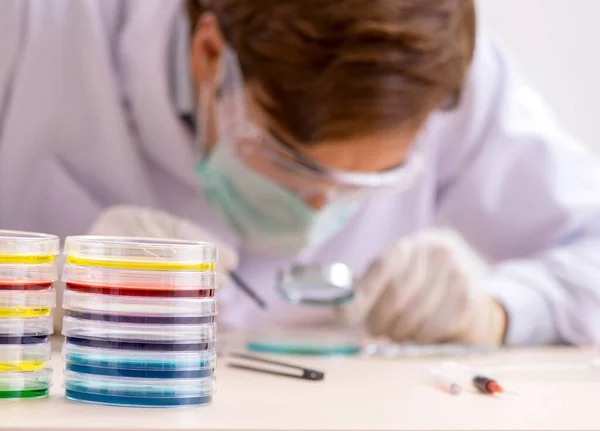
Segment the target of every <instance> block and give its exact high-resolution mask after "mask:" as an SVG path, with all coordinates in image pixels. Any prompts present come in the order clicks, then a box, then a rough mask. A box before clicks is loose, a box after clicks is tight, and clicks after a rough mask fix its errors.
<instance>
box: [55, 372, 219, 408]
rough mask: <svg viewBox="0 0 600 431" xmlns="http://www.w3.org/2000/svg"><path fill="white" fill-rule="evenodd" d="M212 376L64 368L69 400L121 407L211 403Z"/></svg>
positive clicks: (212, 392) (201, 404)
mask: <svg viewBox="0 0 600 431" xmlns="http://www.w3.org/2000/svg"><path fill="white" fill-rule="evenodd" d="M214 381H215V380H214V377H207V378H203V379H168V380H165V379H130V378H120V379H115V378H114V377H105V376H93V375H89V374H80V373H74V372H72V371H65V391H66V396H67V398H68V399H70V400H73V401H81V402H87V403H92V404H101V405H109V406H122V407H186V406H203V405H209V404H211V403H212V397H213V394H214V392H215V388H214Z"/></svg>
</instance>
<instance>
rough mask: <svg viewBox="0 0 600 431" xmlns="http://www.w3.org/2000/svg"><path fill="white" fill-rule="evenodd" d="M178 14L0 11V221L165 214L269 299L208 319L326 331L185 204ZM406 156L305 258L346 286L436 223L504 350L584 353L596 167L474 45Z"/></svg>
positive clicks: (25, 6)
mask: <svg viewBox="0 0 600 431" xmlns="http://www.w3.org/2000/svg"><path fill="white" fill-rule="evenodd" d="M181 5H182V3H181V2H180V1H175V0H169V1H165V0H128V1H125V0H80V1H73V0H2V2H0V227H2V228H13V229H28V230H37V231H45V232H50V233H55V234H59V235H61V236H65V235H68V234H83V233H86V230H87V229H88V227H89V226H90V225H91V223H92V221H93V220H94V219H95V217H96V216H97V215H98V214H99V212H100V211H101V210H102V209H103V208H106V207H109V206H111V205H114V204H119V203H129V204H138V205H143V206H150V207H155V208H161V209H166V210H168V211H170V212H171V213H173V214H175V215H177V216H181V217H186V218H189V219H192V220H193V221H195V222H196V223H198V224H199V225H201V226H203V227H205V228H207V229H209V230H211V231H212V232H214V233H215V234H217V235H218V236H220V237H221V238H223V241H225V242H226V243H229V244H230V245H232V246H233V247H236V248H238V249H239V251H240V259H241V267H240V270H239V272H240V273H241V274H242V276H243V277H244V278H246V280H247V281H248V282H249V283H250V284H252V285H253V286H254V287H255V288H257V289H258V290H260V291H261V293H262V295H263V296H265V297H266V299H267V301H268V302H270V304H271V310H270V311H269V312H267V313H264V312H261V311H259V310H257V309H256V307H255V306H254V304H252V303H250V302H249V301H248V300H247V299H246V298H245V297H244V296H243V295H242V294H240V293H239V292H238V291H237V290H236V289H223V290H222V292H221V297H220V298H221V316H220V318H221V319H222V320H223V321H224V322H226V323H228V324H233V325H244V327H247V326H248V325H252V326H253V327H260V326H261V325H280V324H283V323H285V324H287V323H297V322H307V321H308V322H310V323H311V324H320V323H323V322H326V321H327V320H328V319H330V316H329V313H328V311H327V310H313V309H306V308H299V307H293V306H291V305H287V304H285V303H284V301H283V300H282V299H281V298H279V296H278V295H277V293H276V292H275V289H274V288H273V286H274V280H275V274H276V270H277V269H278V268H280V267H281V266H282V265H285V264H287V263H289V262H287V261H285V260H284V259H278V258H276V257H272V256H266V255H259V254H256V253H250V252H248V251H245V250H244V249H243V247H241V246H240V245H239V243H238V241H237V240H236V238H235V236H234V235H233V234H232V232H231V231H230V230H229V228H228V226H227V225H226V224H225V223H224V222H223V221H221V220H220V218H219V217H217V216H216V213H215V212H213V211H212V210H211V209H210V207H209V206H208V205H207V203H206V202H205V200H204V199H203V197H202V193H201V189H200V185H199V180H198V178H197V176H196V174H195V171H194V167H195V163H196V161H197V159H198V154H197V149H195V148H194V145H193V137H192V136H191V134H190V132H189V131H188V130H187V129H186V127H185V126H184V125H183V124H182V122H181V121H180V119H179V113H178V111H177V108H176V106H175V104H174V102H173V97H172V96H173V95H172V89H171V86H170V80H171V77H170V76H169V75H170V73H171V67H170V61H171V54H170V50H171V46H172V45H171V43H170V41H171V40H172V35H173V33H174V28H173V27H174V23H175V17H176V16H177V14H178V13H181V12H182V9H181ZM418 148H419V150H420V151H422V152H423V154H424V156H425V159H426V169H425V172H424V174H423V175H422V177H420V178H419V180H418V181H417V183H416V185H415V186H414V187H413V188H412V189H411V190H410V191H409V192H407V193H404V194H398V195H391V196H389V195H387V196H379V195H375V196H373V197H372V198H370V199H369V201H368V203H367V205H366V206H365V207H364V209H363V210H362V211H361V213H360V214H359V215H358V216H357V217H356V218H355V219H354V220H353V221H352V222H351V223H350V224H349V225H348V226H347V227H346V228H345V229H344V230H343V231H342V232H341V233H340V234H339V235H337V236H336V237H335V238H333V239H332V240H331V241H330V242H329V243H328V244H326V245H325V246H324V247H322V248H320V249H318V250H315V251H314V253H312V255H311V256H310V258H309V260H310V261H314V262H331V261H342V262H345V263H347V264H348V265H350V266H351V267H352V268H353V270H354V271H355V272H356V273H357V274H360V273H361V272H362V271H364V269H365V267H366V265H367V264H368V263H369V262H371V261H372V260H373V259H374V258H376V257H377V255H378V254H379V253H380V252H381V251H382V249H384V248H385V247H386V246H388V245H389V244H390V243H391V242H394V241H397V240H399V239H400V238H402V237H403V236H405V235H407V234H410V233H412V232H415V231H417V230H420V229H423V228H427V227H429V226H432V225H434V224H442V225H445V226H450V227H452V228H453V229H455V230H456V231H458V232H459V233H460V234H461V235H462V236H463V237H464V238H465V239H466V240H467V241H468V242H469V243H470V244H471V245H472V246H474V247H475V248H476V250H478V251H479V252H481V254H482V255H483V256H484V257H485V258H487V259H489V261H490V262H491V263H492V264H494V269H493V271H492V273H491V274H490V275H489V277H488V278H487V279H486V281H485V283H484V284H485V286H484V287H485V288H486V289H489V290H490V291H491V292H492V293H493V294H494V295H496V296H497V297H498V298H499V299H500V300H501V301H502V302H503V303H504V305H505V307H506V308H507V310H508V313H509V315H510V326H509V328H508V339H507V341H508V342H509V343H511V344H525V343H555V342H571V343H588V342H592V341H594V342H600V165H598V163H597V162H596V160H595V159H593V157H592V156H591V155H590V154H589V153H588V152H586V151H585V150H584V149H582V147H580V146H578V145H577V144H576V143H575V142H573V140H572V139H571V137H570V136H569V135H568V134H566V133H565V132H564V131H563V130H562V129H561V128H560V127H559V126H558V125H557V123H556V121H555V119H554V118H553V117H552V115H551V114H550V113H549V112H548V111H547V109H546V107H545V105H544V104H543V103H542V102H541V101H540V99H538V97H537V96H536V94H535V93H534V92H533V91H532V90H531V89H530V88H529V87H528V86H527V85H526V84H525V83H524V82H523V81H522V80H521V79H520V78H519V76H518V75H517V74H516V73H515V69H514V68H513V67H512V66H510V65H509V64H508V61H507V60H506V58H505V56H504V55H503V54H502V53H501V52H500V50H499V49H498V48H497V47H496V46H495V44H494V43H493V42H492V41H491V40H489V39H488V38H487V37H485V35H483V34H480V36H479V40H478V50H477V55H476V59H475V63H474V66H473V70H472V73H471V76H470V80H469V83H468V89H467V92H466V94H465V96H464V101H463V103H462V105H461V106H460V108H459V109H457V110H455V111H453V112H447V113H437V114H435V115H434V116H432V118H431V119H430V121H429V123H428V125H427V128H426V130H425V131H424V133H423V134H422V136H421V139H419V142H418Z"/></svg>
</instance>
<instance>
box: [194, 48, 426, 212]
mask: <svg viewBox="0 0 600 431" xmlns="http://www.w3.org/2000/svg"><path fill="white" fill-rule="evenodd" d="M222 70H223V74H222V76H221V77H222V81H221V82H222V87H221V91H220V92H219V93H220V95H221V96H220V97H219V98H218V99H217V100H215V101H214V103H215V104H216V106H215V108H216V110H215V111H213V112H215V114H216V115H214V116H213V118H214V119H215V121H217V123H218V125H217V127H216V129H217V130H218V133H219V139H218V145H225V146H226V150H227V151H228V152H229V153H230V156H231V157H237V158H239V159H240V160H242V161H243V162H244V163H245V164H246V165H247V166H249V167H250V168H252V169H253V170H254V171H256V172H257V173H259V174H261V175H263V176H264V177H266V178H268V179H270V180H272V181H275V182H276V183H278V184H279V185H280V186H282V187H284V188H286V189H288V190H289V191H291V192H293V193H295V194H297V195H298V196H300V197H302V198H303V199H305V200H307V201H311V200H312V201H315V200H316V201H319V202H325V201H331V200H340V199H346V198H349V199H357V197H360V196H362V195H365V194H367V193H370V192H372V191H375V190H385V191H393V192H398V191H403V190H406V189H407V188H408V187H410V186H411V185H412V184H413V182H414V180H415V179H416V178H417V177H418V176H419V175H420V173H421V171H422V165H423V163H422V158H421V156H420V154H419V153H418V152H413V153H412V154H411V155H410V156H409V158H408V159H407V160H406V161H405V163H403V164H402V165H401V166H398V167H396V168H393V169H389V170H386V171H381V172H372V173H366V172H351V171H343V170H339V169H334V168H331V167H327V166H323V165H322V164H320V163H318V162H317V161H315V160H312V159H310V158H309V157H307V156H306V155H304V154H302V153H301V152H300V151H298V150H297V149H296V148H294V147H293V146H292V145H290V144H288V143H286V142H285V141H284V140H283V139H281V138H279V137H277V136H275V134H274V133H273V132H272V131H269V130H265V129H263V128H261V127H259V126H258V125H256V124H254V123H253V122H252V121H251V120H250V119H249V116H248V115H247V114H248V111H249V109H250V104H249V100H248V95H247V93H246V91H245V88H244V83H243V80H242V76H241V72H240V69H239V64H238V62H237V57H236V56H235V53H233V52H232V51H231V50H229V49H228V50H226V54H225V56H224V68H223V69H222ZM203 111H204V112H205V113H207V112H209V109H206V108H204V109H203ZM341 151H343V150H341Z"/></svg>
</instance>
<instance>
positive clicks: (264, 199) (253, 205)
mask: <svg viewBox="0 0 600 431" xmlns="http://www.w3.org/2000/svg"><path fill="white" fill-rule="evenodd" d="M197 172H198V174H199V176H200V178H201V181H202V186H203V189H204V193H205V195H206V197H207V198H208V199H209V201H210V202H211V203H212V204H213V205H214V206H215V207H216V208H218V209H219V210H220V211H221V212H222V213H223V214H224V216H225V217H226V218H227V220H228V221H229V223H230V224H231V226H233V228H234V229H235V231H236V232H237V233H238V235H239V237H240V238H241V239H242V240H243V242H244V245H245V246H247V247H248V248H251V249H255V250H265V251H275V252H281V253H295V252H299V251H302V250H304V249H308V248H312V247H316V246H319V245H321V244H323V243H325V242H327V241H328V240H329V239H331V237H332V236H333V235H335V234H336V233H338V232H339V231H340V230H341V229H342V228H343V227H344V226H345V225H346V224H347V223H348V221H349V220H350V219H351V218H352V217H353V216H354V215H355V214H356V212H357V211H358V209H359V207H360V204H359V203H358V202H356V201H349V202H338V203H332V204H330V205H328V206H326V207H324V208H323V209H320V210H314V209H312V208H311V207H309V206H308V205H306V203H305V202H304V201H303V200H302V199H301V198H300V197H298V196H296V195H295V194H293V193H292V192H290V191H288V190H286V189H285V188H283V187H281V186H280V185H279V184H277V183H275V182H273V181H271V180H270V179H268V178H266V177H264V176H262V175H260V174H259V173H257V172H255V171H254V170H252V169H251V168H250V167H248V166H246V165H245V164H244V163H243V162H242V161H241V160H240V159H239V158H238V157H237V156H236V155H234V154H231V153H230V152H229V151H228V150H227V145H226V143H220V144H219V145H217V146H216V147H215V149H214V150H213V151H212V153H211V154H210V156H209V157H207V158H205V159H204V160H203V161H201V162H200V163H199V164H198V167H197Z"/></svg>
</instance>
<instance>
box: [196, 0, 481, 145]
mask: <svg viewBox="0 0 600 431" xmlns="http://www.w3.org/2000/svg"><path fill="white" fill-rule="evenodd" d="M188 11H189V14H190V18H191V19H192V22H194V23H196V22H198V19H199V17H200V16H201V15H202V14H203V13H204V12H207V11H210V12H213V13H214V14H215V15H216V17H217V19H218V21H219V25H220V27H221V30H222V32H223V34H224V37H225V39H226V42H227V43H228V44H229V45H230V46H231V47H232V48H233V49H234V50H235V51H236V53H237V55H238V58H239V61H240V65H241V68H242V73H243V74H244V77H245V80H246V81H247V82H253V83H256V84H258V85H259V87H260V88H261V90H262V91H264V92H265V94H266V95H267V96H268V99H269V100H270V102H267V101H266V100H261V101H260V102H261V104H262V105H263V107H264V108H265V110H266V111H267V113H268V114H269V115H270V116H271V117H272V119H273V120H274V121H276V122H277V124H278V125H279V126H280V127H283V129H284V130H285V131H286V132H288V133H290V134H291V135H292V136H294V137H295V138H296V139H298V140H299V141H300V142H302V143H304V144H310V143H313V142H315V141H319V140H325V139H343V138H348V137H357V136H361V135H366V134H368V133H371V132H377V131H386V130H391V129H396V128H398V127H404V126H408V127H415V128H417V127H419V126H420V125H421V124H422V122H423V121H424V120H425V118H426V117H427V116H428V115H429V113H431V112H432V110H435V109H437V108H441V107H443V106H444V105H445V104H447V102H448V101H449V100H451V101H452V102H453V105H454V106H455V105H456V104H457V103H458V102H459V98H460V93H461V90H462V87H463V83H464V81H465V76H466V73H467V71H468V69H469V66H470V63H471V59H472V55H473V50H474V46H475V5H474V0H189V1H188ZM446 106H447V105H446Z"/></svg>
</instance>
